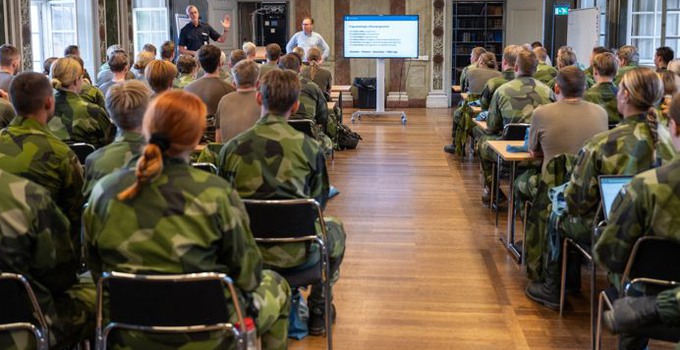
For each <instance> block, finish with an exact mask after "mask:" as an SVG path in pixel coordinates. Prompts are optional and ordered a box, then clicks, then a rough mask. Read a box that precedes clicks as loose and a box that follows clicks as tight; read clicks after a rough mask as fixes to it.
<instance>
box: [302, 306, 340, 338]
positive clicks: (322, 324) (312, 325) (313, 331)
mask: <svg viewBox="0 0 680 350" xmlns="http://www.w3.org/2000/svg"><path fill="white" fill-rule="evenodd" d="M333 323H335V305H334V304H331V324H333ZM307 325H308V327H309V335H314V336H316V335H323V334H324V333H326V319H325V317H324V312H323V311H321V310H311V311H310V313H309V322H308V323H307Z"/></svg>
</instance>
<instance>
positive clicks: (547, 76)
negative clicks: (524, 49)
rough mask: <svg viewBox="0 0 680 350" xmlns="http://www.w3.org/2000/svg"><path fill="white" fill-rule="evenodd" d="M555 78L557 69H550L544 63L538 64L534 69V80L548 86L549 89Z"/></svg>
mask: <svg viewBox="0 0 680 350" xmlns="http://www.w3.org/2000/svg"><path fill="white" fill-rule="evenodd" d="M556 76H557V69H555V67H551V66H549V65H547V64H545V63H539V64H538V67H537V68H536V73H534V79H536V80H538V81H540V82H541V83H543V84H545V85H548V87H549V88H550V89H552V88H553V87H552V86H551V85H549V84H550V82H551V81H552V80H553V79H554V78H555V77H556Z"/></svg>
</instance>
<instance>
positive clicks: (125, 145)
mask: <svg viewBox="0 0 680 350" xmlns="http://www.w3.org/2000/svg"><path fill="white" fill-rule="evenodd" d="M145 143H146V142H145V140H144V136H142V135H141V134H138V133H136V132H132V131H123V133H122V134H121V135H120V136H118V137H116V140H115V141H114V142H113V143H111V144H110V145H108V146H105V147H103V148H100V149H98V150H96V151H94V152H93V153H92V154H90V155H89V156H87V159H86V160H85V184H84V185H83V195H84V197H85V198H88V197H90V192H92V188H93V187H94V184H95V183H97V181H98V180H99V179H101V178H102V177H104V176H106V175H108V174H111V173H112V172H114V171H116V170H118V169H120V168H122V167H125V166H127V165H128V163H130V160H132V159H133V158H137V157H138V156H139V155H140V153H141V152H142V147H143V146H144V144H145Z"/></svg>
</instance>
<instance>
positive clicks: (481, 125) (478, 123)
mask: <svg viewBox="0 0 680 350" xmlns="http://www.w3.org/2000/svg"><path fill="white" fill-rule="evenodd" d="M472 121H473V122H474V123H475V124H477V125H478V126H479V127H480V128H482V129H483V130H486V129H487V128H488V125H487V124H486V120H477V119H472Z"/></svg>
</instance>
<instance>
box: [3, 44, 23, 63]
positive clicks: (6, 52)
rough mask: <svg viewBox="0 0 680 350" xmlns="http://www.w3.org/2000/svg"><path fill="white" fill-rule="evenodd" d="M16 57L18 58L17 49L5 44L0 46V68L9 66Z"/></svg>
mask: <svg viewBox="0 0 680 350" xmlns="http://www.w3.org/2000/svg"><path fill="white" fill-rule="evenodd" d="M17 57H19V49H17V48H16V47H14V46H12V45H9V44H5V45H2V46H0V66H9V65H10V64H12V61H14V60H15V59H16V58H17Z"/></svg>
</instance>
